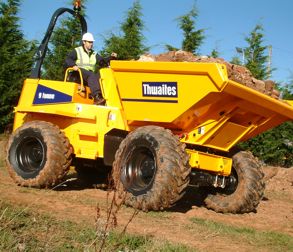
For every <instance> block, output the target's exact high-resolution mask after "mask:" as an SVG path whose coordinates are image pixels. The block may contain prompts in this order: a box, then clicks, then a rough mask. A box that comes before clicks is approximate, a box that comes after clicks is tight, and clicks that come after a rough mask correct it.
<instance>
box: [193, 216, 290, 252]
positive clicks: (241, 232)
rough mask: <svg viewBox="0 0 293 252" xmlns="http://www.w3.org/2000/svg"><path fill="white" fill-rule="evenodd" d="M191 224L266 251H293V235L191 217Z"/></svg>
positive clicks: (198, 229)
mask: <svg viewBox="0 0 293 252" xmlns="http://www.w3.org/2000/svg"><path fill="white" fill-rule="evenodd" d="M190 220H191V222H192V224H191V226H189V228H191V229H195V230H197V232H206V233H207V234H208V233H210V234H214V235H220V236H226V237H229V238H230V239H231V240H233V241H234V242H237V241H240V242H241V243H247V244H250V245H252V246H253V247H254V248H255V249H259V250H264V251H280V252H281V251H293V237H292V236H290V235H287V234H283V233H279V232H275V231H257V230H255V229H253V228H247V227H236V226H231V225H226V224H223V223H219V222H215V221H211V220H205V219H200V218H191V219H190Z"/></svg>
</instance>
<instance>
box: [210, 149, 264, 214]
mask: <svg viewBox="0 0 293 252" xmlns="http://www.w3.org/2000/svg"><path fill="white" fill-rule="evenodd" d="M232 160H233V167H232V172H231V175H230V176H232V177H233V180H234V181H236V182H235V183H232V184H231V185H230V186H227V187H226V188H224V189H217V190H215V191H214V192H213V193H212V194H210V195H208V196H207V198H206V199H205V203H206V206H207V208H210V209H213V210H214V211H216V212H221V213H248V212H252V211H255V209H256V207H257V206H258V204H259V202H260V201H261V199H262V197H263V195H264V189H265V183H264V173H263V171H262V169H261V166H260V165H259V163H258V162H257V160H256V159H255V158H254V157H253V155H252V154H251V153H250V152H244V151H241V152H238V153H237V154H235V155H234V156H233V158H232Z"/></svg>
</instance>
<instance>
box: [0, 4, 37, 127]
mask: <svg viewBox="0 0 293 252" xmlns="http://www.w3.org/2000/svg"><path fill="white" fill-rule="evenodd" d="M19 6H20V0H7V1H5V2H3V1H1V3H0V55H1V56H0V94H1V98H0V132H3V131H4V130H5V128H6V127H7V125H8V124H10V123H11V122H12V119H13V107H14V106H15V105H16V104H17V101H18V97H19V94H20V91H21V87H22V83H23V80H24V79H25V78H26V77H28V75H29V73H30V70H31V66H32V57H33V54H34V51H35V49H36V48H35V44H34V43H32V42H28V41H27V40H25V39H24V35H23V33H22V32H21V30H20V28H19V24H18V21H19V18H18V17H17V14H18V11H19Z"/></svg>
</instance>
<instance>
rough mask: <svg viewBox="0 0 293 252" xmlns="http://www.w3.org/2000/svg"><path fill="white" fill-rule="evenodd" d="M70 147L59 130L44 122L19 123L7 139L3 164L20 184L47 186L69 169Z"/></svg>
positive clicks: (54, 183) (59, 178)
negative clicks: (4, 163) (4, 162)
mask: <svg viewBox="0 0 293 252" xmlns="http://www.w3.org/2000/svg"><path fill="white" fill-rule="evenodd" d="M71 154H72V148H71V146H70V144H69V141H68V139H67V138H66V137H65V135H64V134H63V133H62V132H61V131H60V129H59V128H58V127H57V126H55V125H53V124H51V123H48V122H44V121H31V122H27V123H25V124H23V125H22V126H21V127H20V128H18V129H17V130H16V131H15V132H14V133H13V134H12V135H11V137H10V138H9V142H8V146H7V157H6V163H7V168H8V172H9V174H10V176H11V177H12V179H13V180H14V181H15V182H16V183H17V184H18V185H21V186H31V187H51V186H54V185H56V184H57V183H59V182H60V181H61V180H62V179H63V177H64V176H65V175H66V173H67V171H68V170H69V167H70V163H71V159H72V155H71Z"/></svg>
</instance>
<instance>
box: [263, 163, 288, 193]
mask: <svg viewBox="0 0 293 252" xmlns="http://www.w3.org/2000/svg"><path fill="white" fill-rule="evenodd" d="M264 172H265V180H266V184H267V186H266V189H267V190H270V191H277V192H288V193H291V194H292V196H293V167H291V168H282V167H270V166H267V167H264Z"/></svg>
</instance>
